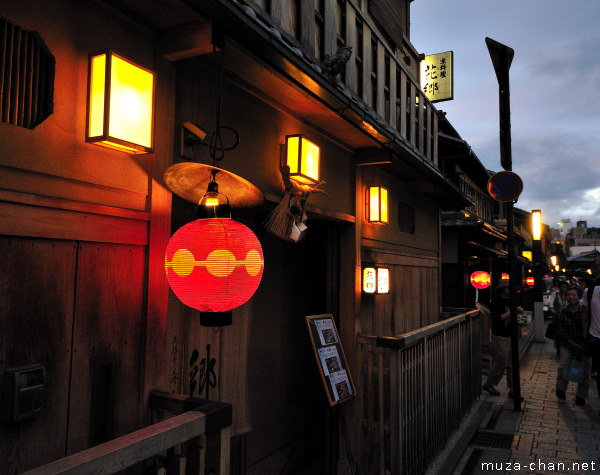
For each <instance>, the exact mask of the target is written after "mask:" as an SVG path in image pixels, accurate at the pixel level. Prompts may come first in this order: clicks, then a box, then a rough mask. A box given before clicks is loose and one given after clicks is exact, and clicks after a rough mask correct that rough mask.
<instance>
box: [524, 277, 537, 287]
mask: <svg viewBox="0 0 600 475" xmlns="http://www.w3.org/2000/svg"><path fill="white" fill-rule="evenodd" d="M525 282H526V283H527V285H529V286H531V287H533V285H534V284H535V279H534V278H533V277H527V279H525Z"/></svg>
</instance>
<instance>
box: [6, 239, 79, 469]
mask: <svg viewBox="0 0 600 475" xmlns="http://www.w3.org/2000/svg"><path fill="white" fill-rule="evenodd" d="M75 254H76V243H75V242H73V241H60V242H55V241H49V240H41V239H29V238H17V237H11V236H0V372H2V371H4V370H5V369H8V368H15V367H19V366H24V365H28V364H32V363H39V364H42V365H44V366H45V368H46V378H47V380H48V384H47V386H46V396H45V397H46V402H45V405H46V407H45V409H44V412H43V414H42V415H40V416H39V417H37V418H36V419H33V420H30V421H26V422H24V423H21V424H12V425H11V424H4V423H0V441H1V443H0V460H2V472H3V473H18V472H21V471H22V470H24V469H27V468H31V467H33V466H36V465H40V464H43V463H45V462H49V461H51V460H54V459H55V458H57V457H61V456H63V455H64V454H65V438H66V432H67V418H66V414H67V407H68V401H69V394H68V392H69V365H70V361H71V334H72V325H73V296H74V295H73V292H74V288H75V286H74V284H75V261H76V255H75ZM48 434H54V435H53V436H52V437H48Z"/></svg>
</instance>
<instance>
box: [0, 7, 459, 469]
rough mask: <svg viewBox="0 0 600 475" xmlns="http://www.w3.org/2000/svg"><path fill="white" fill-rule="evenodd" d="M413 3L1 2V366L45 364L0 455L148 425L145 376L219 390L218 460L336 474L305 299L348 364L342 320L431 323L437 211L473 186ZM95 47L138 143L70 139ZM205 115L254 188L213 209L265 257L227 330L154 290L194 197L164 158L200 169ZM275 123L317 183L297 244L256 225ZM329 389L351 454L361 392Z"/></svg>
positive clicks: (436, 296)
mask: <svg viewBox="0 0 600 475" xmlns="http://www.w3.org/2000/svg"><path fill="white" fill-rule="evenodd" d="M409 13H410V1H408V0H396V1H392V0H389V1H383V0H382V1H377V2H375V1H371V2H361V1H354V0H321V1H317V2H314V1H312V0H310V1H309V0H286V1H281V2H278V1H277V2H276V1H250V0H248V1H246V2H239V1H236V0H187V1H180V0H166V1H152V0H147V1H146V0H144V1H134V0H119V1H115V2H104V1H92V0H85V1H83V2H79V1H73V0H58V1H55V2H50V3H49V2H43V1H41V0H39V1H37V0H36V1H33V2H29V3H28V4H23V2H19V1H12V0H9V1H6V2H3V3H2V5H1V6H0V17H1V18H0V21H2V31H1V33H2V36H1V37H0V38H2V45H1V46H2V47H1V48H0V66H1V67H2V70H1V71H0V74H1V76H0V77H1V80H0V85H2V87H3V95H2V101H3V102H2V106H1V107H0V110H2V112H3V113H2V121H1V122H0V247H1V250H0V259H1V265H0V282H1V284H2V299H1V302H2V303H0V328H2V333H1V337H0V338H1V340H0V371H1V372H4V373H6V372H9V371H10V370H11V369H14V368H20V367H23V366H26V365H31V364H36V365H41V366H42V367H43V368H44V370H45V375H46V377H45V382H44V385H45V388H44V391H45V399H44V407H43V410H42V411H41V413H40V415H38V416H37V417H35V418H33V419H31V420H27V421H23V422H18V423H14V422H13V423H0V455H1V457H0V458H1V459H2V460H3V461H4V466H5V467H7V473H17V472H19V471H23V470H26V469H30V468H33V467H37V466H39V465H43V464H45V463H47V462H50V461H52V460H55V459H58V458H61V457H64V456H67V455H70V454H73V453H75V452H78V451H79V450H82V449H85V448H87V447H90V446H93V445H96V444H98V443H101V442H104V441H107V440H110V439H113V438H114V437H117V436H120V435H123V434H126V433H129V432H132V431H134V430H136V429H139V428H141V427H145V426H146V425H148V424H149V423H150V422H151V420H152V417H151V414H150V413H151V407H150V406H149V400H150V393H151V391H153V390H162V391H165V392H168V393H174V394H181V395H186V396H194V397H199V398H204V399H209V400H215V401H223V402H228V403H230V404H231V405H232V409H233V418H232V426H231V436H232V439H231V441H232V451H231V468H232V472H233V473H256V474H263V473H279V472H281V471H283V470H289V471H291V472H294V471H300V470H303V469H305V470H311V468H310V467H312V470H314V471H313V472H311V473H327V471H329V472H331V471H332V470H334V467H335V465H336V460H338V458H339V456H340V452H341V449H340V447H339V446H338V444H339V438H340V429H339V427H340V419H339V418H340V413H339V412H337V411H334V410H332V409H330V407H329V404H328V402H327V398H326V397H325V393H324V391H323V386H322V381H321V377H320V375H319V373H318V370H317V365H316V362H315V358H314V355H313V353H312V348H311V345H310V340H309V337H308V332H307V330H306V322H305V317H306V316H307V315H320V314H332V315H333V316H334V319H335V322H336V324H337V327H338V330H339V333H340V339H341V343H342V344H343V346H344V350H345V353H346V357H347V359H348V365H349V370H350V372H351V374H352V375H353V376H354V378H355V379H356V380H357V381H359V380H363V379H364V380H366V379H367V377H366V375H365V374H363V373H364V372H365V369H364V368H365V361H366V360H365V359H364V358H367V355H366V354H365V353H361V352H360V351H359V344H358V337H359V336H360V335H375V336H378V337H392V336H394V335H399V334H402V333H406V332H409V331H413V330H417V329H419V328H422V327H427V326H429V325H431V324H434V323H436V322H438V321H439V319H440V309H441V305H442V285H441V282H442V274H441V263H442V227H441V211H443V210H456V209H462V208H463V207H465V206H468V205H469V203H470V201H469V200H468V199H467V197H466V195H465V191H464V190H462V189H461V187H460V185H459V184H457V183H455V182H454V181H453V180H452V179H451V178H449V177H448V176H446V175H445V174H444V173H443V169H442V167H441V164H440V161H439V158H438V157H439V147H440V144H439V130H438V129H439V124H438V121H439V118H438V113H437V110H436V108H435V107H434V106H433V105H432V104H431V103H430V102H429V101H428V100H427V99H426V97H425V96H424V95H423V93H422V92H421V91H420V88H419V85H418V81H417V79H418V64H419V54H418V53H417V51H416V50H415V48H414V47H413V46H412V44H411V43H410V40H409V17H410V16H409ZM27 32H31V35H30V36H28V35H29V33H27ZM26 33H27V34H26ZM34 37H35V38H37V40H36V42H34V41H33V40H31V41H30V40H29V38H34ZM16 45H19V47H17V46H16ZM35 45H38V46H35ZM348 47H350V48H351V50H350V49H344V48H348ZM107 48H109V49H111V50H113V51H115V52H116V53H118V54H121V55H123V56H124V57H126V58H128V59H131V60H132V61H134V62H135V63H137V64H139V65H141V66H143V67H144V68H147V69H149V70H152V71H154V73H155V96H154V110H153V111H154V147H153V150H152V151H151V152H150V153H147V154H141V155H128V154H125V153H123V152H120V151H116V150H110V149H106V148H100V147H97V146H95V145H92V144H88V143H86V142H85V128H86V107H87V106H86V101H87V97H86V91H87V82H88V56H89V54H90V53H92V52H96V51H100V50H104V49H107ZM38 50H40V51H44V52H46V56H45V57H46V58H47V62H46V63H44V64H45V66H44V67H45V68H46V69H45V72H44V71H42V70H40V72H39V73H36V74H34V76H33V77H35V78H39V79H38V80H39V81H41V80H42V79H43V80H44V81H45V82H44V84H45V86H46V89H44V91H43V94H45V96H43V95H42V96H40V97H45V99H44V101H43V104H42V105H43V107H45V108H46V109H44V110H47V111H48V113H47V114H46V115H47V117H43V119H41V122H39V123H34V122H35V120H32V119H31V117H33V115H34V114H32V112H31V111H32V110H34V109H35V108H34V107H33V106H32V104H35V101H38V102H39V97H38V98H37V99H36V97H37V96H36V94H34V93H33V92H32V91H35V90H36V89H35V84H36V82H35V81H34V80H33V79H32V80H31V81H28V80H24V79H23V78H25V77H27V74H26V71H27V70H29V69H32V68H33V69H35V67H36V66H35V65H36V64H38V61H37V59H36V58H37V57H38V56H36V55H38V53H36V52H37V51H38ZM26 52H27V53H26ZM337 53H339V54H338V55H337V56H336V54H337ZM17 65H18V66H17ZM32 65H33V66H32ZM220 65H222V66H223V75H222V77H220V76H219V75H218V71H219V67H220ZM42 69H43V68H42ZM221 78H222V86H219V85H218V84H219V80H220V79H221ZM215 79H216V80H217V81H215ZM19 80H20V81H21V82H19ZM215 83H217V86H215ZM219 93H221V95H220V96H219ZM40 94H42V93H40ZM40 108H42V106H40ZM216 110H217V111H218V117H219V119H220V122H221V124H222V125H224V126H227V127H230V128H232V129H234V130H235V131H236V132H237V134H239V144H238V145H237V147H235V149H232V150H230V151H226V153H225V157H224V159H223V160H222V162H219V166H220V167H222V168H224V169H226V170H228V171H230V172H233V173H235V174H237V175H239V176H241V177H243V178H245V179H246V180H249V181H250V182H251V183H253V184H254V185H256V186H257V187H258V188H259V189H260V190H261V192H262V193H263V195H264V197H265V202H264V204H263V205H261V206H259V207H255V208H252V209H246V210H236V209H234V210H233V214H232V217H233V219H235V220H237V221H240V222H242V223H244V224H245V225H247V226H248V227H249V228H250V229H251V230H252V231H253V232H254V233H255V234H256V235H257V237H258V239H259V240H260V242H261V245H262V248H263V252H264V272H263V276H262V282H261V284H260V286H259V288H258V290H257V291H256V293H255V294H254V296H253V297H252V298H251V299H250V301H248V302H247V303H246V304H244V305H242V306H241V307H239V308H237V309H234V310H233V316H232V321H233V323H232V325H230V326H224V327H218V328H216V329H215V328H209V327H203V326H201V325H200V320H199V312H198V311H196V310H193V309H191V308H189V307H187V306H185V305H184V304H183V303H181V302H180V301H179V300H178V299H177V297H176V296H175V295H174V294H173V292H171V291H170V290H169V287H168V283H167V279H166V276H165V257H164V256H165V249H166V246H167V243H168V241H169V238H170V237H171V235H172V234H173V233H174V232H175V231H176V230H177V229H178V228H180V227H181V226H183V225H184V224H186V223H188V222H189V221H191V220H193V219H195V206H194V204H193V203H189V202H187V201H185V200H182V199H180V198H179V197H177V196H176V195H172V193H171V191H169V189H167V187H166V185H165V182H164V180H163V174H164V172H165V171H166V170H167V169H168V168H169V167H170V166H171V165H173V164H175V163H178V162H182V161H188V162H190V161H191V162H200V163H205V164H212V163H211V157H210V156H209V153H208V149H207V147H206V146H205V145H206V144H202V143H195V144H194V143H192V144H189V143H181V141H180V134H182V129H181V126H182V124H184V123H186V122H192V123H194V124H197V125H198V126H199V127H200V128H201V129H202V130H205V131H207V132H214V131H215V129H216V128H217V124H218V123H219V121H218V120H217V119H216V116H217V114H216V113H215V111H216ZM21 111H23V112H21ZM27 111H29V112H27ZM27 117H29V119H27ZM294 134H302V135H303V136H305V137H307V138H308V139H310V140H311V141H312V142H314V143H316V144H318V146H319V147H320V154H321V160H320V176H321V179H322V180H324V182H325V183H324V184H323V185H321V188H322V189H323V191H325V192H326V193H313V194H311V195H310V196H309V198H308V201H307V207H306V211H307V214H308V218H309V219H308V222H307V224H308V229H307V231H306V235H305V237H304V239H302V240H301V241H299V242H290V241H289V240H283V239H280V238H278V237H276V236H274V235H273V234H270V233H269V232H267V231H266V230H265V227H264V223H265V220H266V219H267V217H268V215H269V213H270V212H271V211H272V210H273V209H274V208H275V206H276V205H277V204H278V203H279V201H280V200H281V197H282V194H283V191H284V184H283V181H282V175H281V172H280V158H281V157H280V155H281V145H282V144H283V143H284V141H285V137H286V136H288V135H294ZM223 137H224V141H225V142H226V145H227V143H228V141H230V140H231V136H228V131H227V130H224V131H223ZM182 140H183V139H182ZM369 186H381V187H384V188H386V189H387V190H388V193H389V201H388V215H389V223H388V224H387V225H381V224H371V223H368V222H367V221H366V219H365V189H366V188H367V187H369ZM365 266H374V267H386V268H388V269H389V271H390V284H391V288H390V291H389V293H387V294H385V295H365V294H363V293H362V291H361V285H362V271H363V268H364V267H365ZM381 354H383V353H381ZM359 386H360V385H359ZM465 401H466V405H467V406H468V403H469V400H468V398H467V399H466V400H465ZM343 404H344V412H345V416H343V417H346V418H347V421H348V425H347V427H348V432H349V440H350V446H351V447H352V449H353V450H354V451H355V453H354V456H355V458H356V459H361V458H362V457H364V454H360V453H359V452H360V450H361V437H362V434H364V429H363V427H362V420H363V419H362V415H361V413H362V407H361V404H362V400H361V394H358V397H357V398H355V399H353V400H351V401H348V402H344V403H343ZM382 430H383V429H382ZM363 449H364V444H363Z"/></svg>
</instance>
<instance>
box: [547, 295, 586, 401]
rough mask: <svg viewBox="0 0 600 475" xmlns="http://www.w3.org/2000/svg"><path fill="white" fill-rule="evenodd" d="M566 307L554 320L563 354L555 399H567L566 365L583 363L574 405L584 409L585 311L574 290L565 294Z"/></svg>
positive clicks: (557, 376)
mask: <svg viewBox="0 0 600 475" xmlns="http://www.w3.org/2000/svg"><path fill="white" fill-rule="evenodd" d="M566 300H567V308H565V309H563V310H561V311H559V313H558V315H557V317H556V342H557V343H558V344H559V345H560V346H561V348H563V349H564V350H565V351H561V353H560V363H559V365H558V374H557V375H556V396H557V397H558V399H561V400H564V399H566V397H567V396H566V390H567V386H568V384H569V380H568V379H566V378H565V377H564V374H563V371H564V368H565V365H566V364H567V362H568V361H569V359H571V360H576V361H581V362H583V379H582V380H581V382H579V383H578V384H577V392H576V394H575V404H577V405H578V406H585V404H586V399H587V395H588V391H589V389H590V372H591V367H592V361H591V358H588V357H586V356H585V344H586V323H585V321H586V319H585V310H584V308H583V306H582V305H581V303H580V301H579V292H578V291H577V287H569V289H568V290H567V293H566Z"/></svg>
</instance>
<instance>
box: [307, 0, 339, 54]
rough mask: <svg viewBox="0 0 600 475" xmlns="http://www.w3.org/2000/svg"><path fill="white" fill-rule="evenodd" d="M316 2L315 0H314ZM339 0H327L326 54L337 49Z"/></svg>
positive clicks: (332, 52)
mask: <svg viewBox="0 0 600 475" xmlns="http://www.w3.org/2000/svg"><path fill="white" fill-rule="evenodd" d="M313 3H314V0H313ZM336 4H337V0H325V35H324V36H325V38H324V41H325V44H324V48H323V49H324V51H325V54H334V53H335V52H336V51H337V21H336V15H337V5H336Z"/></svg>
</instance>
